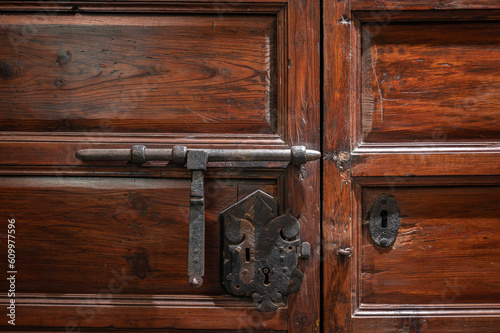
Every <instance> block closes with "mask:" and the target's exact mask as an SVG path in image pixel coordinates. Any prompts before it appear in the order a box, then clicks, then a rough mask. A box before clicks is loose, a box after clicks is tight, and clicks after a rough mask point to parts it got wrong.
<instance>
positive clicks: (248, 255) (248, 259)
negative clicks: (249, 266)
mask: <svg viewBox="0 0 500 333" xmlns="http://www.w3.org/2000/svg"><path fill="white" fill-rule="evenodd" d="M245 260H246V262H250V249H249V248H248V247H247V248H246V249H245Z"/></svg>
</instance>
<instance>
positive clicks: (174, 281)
mask: <svg viewBox="0 0 500 333" xmlns="http://www.w3.org/2000/svg"><path fill="white" fill-rule="evenodd" d="M272 183H273V181H270V183H269V185H267V186H266V185H264V187H262V190H264V191H266V192H267V193H270V194H271V195H276V185H272ZM1 184H2V186H1V198H2V203H1V205H0V206H1V210H0V214H1V215H2V216H7V217H11V218H15V219H16V221H17V223H18V228H17V233H16V236H17V237H16V238H18V239H19V245H18V250H17V256H18V258H19V259H18V261H17V267H18V271H19V272H22V279H20V280H19V281H18V283H17V287H18V288H19V290H22V292H23V293H36V292H44V293H57V294H62V293H64V294H66V293H82V294H86V293H97V292H99V291H100V290H101V289H103V288H104V289H106V288H108V287H109V283H110V281H115V282H116V278H117V275H120V276H121V275H123V276H124V279H126V281H127V285H126V288H122V289H123V290H121V292H120V294H169V295H171V294H192V293H198V294H199V293H203V294H222V293H223V291H222V289H221V286H220V283H219V269H218V268H219V233H220V227H219V223H218V212H220V211H222V210H223V209H225V208H226V207H228V206H230V205H232V204H234V203H235V202H236V201H237V200H238V197H244V196H246V195H248V194H250V193H251V192H253V191H255V190H256V189H257V188H259V186H256V184H255V183H253V184H252V183H248V182H242V185H244V186H243V187H242V189H244V190H242V191H239V185H240V184H239V183H235V182H230V181H227V180H225V181H221V180H217V179H215V180H213V181H207V183H206V207H207V208H206V209H207V213H206V218H207V220H206V225H207V227H206V228H207V230H206V239H207V242H206V243H207V245H206V276H205V278H204V280H205V283H204V288H203V289H193V288H191V287H189V285H188V284H187V277H186V272H187V250H188V243H187V234H188V216H189V181H188V180H172V179H164V180H159V179H146V178H133V179H127V178H121V179H119V180H116V179H107V178H69V177H66V178H54V177H50V178H49V177H43V178H40V177H25V178H14V177H4V178H2V179H1ZM6 223H7V220H5V221H2V227H3V228H4V229H6V228H7V225H6ZM2 238H3V239H4V240H5V239H6V234H4V236H3V237H2ZM21 240H22V241H21ZM5 268H6V269H7V267H5ZM68 281H71V283H68ZM115 282H113V283H115ZM0 287H2V288H4V289H5V288H7V287H8V285H7V281H6V280H5V281H1V282H0ZM7 289H8V288H7Z"/></svg>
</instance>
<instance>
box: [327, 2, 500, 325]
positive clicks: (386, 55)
mask: <svg viewBox="0 0 500 333" xmlns="http://www.w3.org/2000/svg"><path fill="white" fill-rule="evenodd" d="M351 4H352V7H351ZM445 9H446V10H445ZM458 9H460V10H458ZM490 9H491V10H490ZM497 15H498V3H497V2H493V1H481V2H478V1H397V2H396V1H369V0H367V1H362V0H353V1H340V2H339V1H326V2H325V6H324V21H325V25H324V41H325V43H324V99H325V108H324V112H323V115H324V152H325V155H324V159H325V160H324V169H323V176H324V178H323V179H324V182H323V186H324V188H323V193H324V197H323V200H324V202H323V204H324V206H323V207H324V209H323V212H324V221H323V244H324V254H325V256H324V258H325V266H324V275H323V276H324V290H323V297H324V307H325V308H324V311H325V312H324V318H325V322H324V331H325V332H350V331H352V332H492V331H495V330H496V328H497V327H498V320H497V318H498V315H499V314H500V306H499V304H498V298H499V297H498V292H499V290H498V288H497V284H498V282H497V281H496V280H497V275H498V267H497V266H495V264H496V263H497V261H498V260H499V259H498V256H499V253H498V251H497V246H496V245H495V244H497V243H498V241H499V240H498V237H499V233H498V230H497V229H498V228H497V227H496V225H497V224H498V223H499V221H500V216H499V215H498V214H499V210H498V207H499V206H498V202H499V194H498V179H499V178H498V177H499V176H500V168H499V165H500V160H499V157H500V154H499V152H500V150H499V145H498V141H499V137H498V133H499V129H498V119H497V118H498V109H499V103H498V99H497V96H496V95H498V94H492V95H490V94H484V95H482V94H481V93H479V94H478V95H476V93H475V92H474V91H477V89H478V87H479V88H481V87H486V88H487V89H493V90H494V91H495V92H496V89H497V88H498V87H497V86H498V82H497V81H498V80H497V75H496V74H497V73H496V72H497V67H498V63H497V61H496V58H497V57H490V56H489V55H490V52H493V53H494V52H496V51H497V49H498V45H497V44H498V41H497V40H496V35H497V34H494V36H491V35H489V34H488V35H485V34H484V31H487V30H492V31H493V30H495V29H497V25H496V22H493V21H494V20H495V17H497ZM432 20H439V21H446V22H445V23H429V22H428V21H432ZM472 21H474V22H472ZM478 21H480V22H478ZM367 31H368V32H369V34H367V33H366V32H367ZM363 32H365V33H364V34H363ZM415 59H416V60H419V59H420V60H423V61H418V62H419V63H421V64H414V63H413V62H412V61H411V60H415ZM445 59H446V61H445ZM445 63H448V64H450V66H456V67H455V69H456V71H448V69H447V68H445V67H443V66H445V65H444V64H445ZM479 69H481V70H479ZM405 73H407V74H408V80H409V81H406V82H401V80H402V79H403V77H404V74H405ZM484 73H489V75H486V76H483V74H484ZM398 75H400V79H399V80H398ZM410 81H411V82H410ZM361 83H364V85H361ZM362 87H363V88H364V89H361V88H362ZM363 93H364V96H363ZM406 93H408V95H410V94H413V95H415V97H413V98H412V97H409V96H404V94H406ZM380 97H382V98H383V99H381V98H380ZM403 100H404V102H403ZM465 100H470V101H471V103H472V104H471V107H469V106H467V105H466V104H465V102H464V101H465ZM450 101H453V102H460V103H461V104H459V105H460V107H457V106H456V105H455V104H453V105H452V104H450ZM381 102H383V106H382V103H381ZM482 103H485V105H483V104H482ZM479 105H483V106H482V107H477V106H479ZM381 110H382V111H383V118H382V117H381V115H382V112H378V111H381ZM388 110H391V111H389V113H386V111H388ZM466 117H467V118H466ZM465 118H466V119H465ZM457 119H461V120H462V121H461V123H460V124H458V123H457ZM464 119H465V121H464ZM476 125H477V126H476ZM433 133H434V136H433V135H432V134H433ZM437 133H440V134H442V135H437ZM382 192H385V193H388V194H393V195H395V196H396V198H400V199H401V218H402V228H401V232H400V235H399V236H398V237H401V238H398V239H397V240H396V244H395V245H394V246H393V247H392V248H389V249H383V248H379V247H377V246H375V245H374V244H373V243H372V242H371V238H370V237H369V235H368V232H367V230H368V229H367V228H368V227H367V224H366V223H367V222H366V219H367V214H368V210H369V207H370V206H371V204H372V202H373V200H374V199H375V197H376V195H377V194H380V193H382ZM419 228H421V229H419ZM424 229H425V230H424ZM482 233H484V234H485V236H484V237H487V238H486V239H484V238H481V237H480V236H479V235H480V234H482ZM399 242H401V243H399ZM438 245H439V246H438ZM347 246H349V247H351V248H352V249H353V255H352V257H350V258H345V257H339V256H338V255H337V253H338V249H339V247H347ZM426 246H427V248H425V247H426ZM429 246H432V248H429ZM422 247H423V248H422ZM434 247H436V248H434ZM492 263H493V264H492ZM455 277H456V278H457V283H458V284H459V285H461V286H463V287H464V288H463V289H459V292H460V294H459V295H458V296H457V295H454V294H453V295H451V296H454V297H455V298H454V299H453V304H450V303H449V302H448V301H449V300H450V299H451V298H450V297H451V296H450V291H451V292H453V290H452V289H451V288H453V287H455V285H454V282H455ZM443 281H444V282H445V284H443ZM445 287H447V288H448V289H446V290H445V289H444V288H445ZM443 290H444V292H443ZM442 294H444V299H443V298H442V297H443V295H442ZM435 300H437V301H436V302H434V303H433V301H435Z"/></svg>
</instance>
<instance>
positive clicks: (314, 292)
mask: <svg viewBox="0 0 500 333" xmlns="http://www.w3.org/2000/svg"><path fill="white" fill-rule="evenodd" d="M320 6H321V5H320V1H318V0H308V1H301V0H291V1H289V3H288V15H287V17H285V18H284V19H286V20H287V22H288V24H287V26H286V27H287V30H286V31H285V32H284V33H285V34H286V35H287V36H288V41H287V44H286V48H287V52H286V55H287V58H285V59H283V63H282V64H281V65H282V66H284V68H285V70H286V73H287V83H286V87H287V89H286V90H287V91H288V94H287V104H286V105H287V110H288V115H287V116H288V117H289V121H288V122H287V128H286V133H287V135H286V140H285V141H286V143H287V144H288V145H296V144H301V145H305V146H307V147H308V148H311V149H320V131H319V129H320V114H319V112H320V67H319V64H320V53H319V43H320V33H319V32H320ZM320 182H321V178H320V161H314V162H309V163H307V164H305V165H303V166H290V167H289V168H288V170H287V174H286V176H285V180H284V192H283V193H284V200H285V203H286V207H287V208H289V209H291V211H292V214H293V215H294V216H297V217H300V223H301V238H302V241H304V242H309V243H310V244H311V257H310V258H309V259H306V260H300V261H301V262H300V263H299V265H298V267H299V269H300V270H301V271H302V272H304V274H305V278H304V280H303V282H302V285H301V287H300V290H299V291H298V293H297V294H293V295H291V297H290V298H289V302H290V303H289V306H288V309H289V317H288V330H289V332H293V333H302V332H311V333H312V332H320V330H321V323H320V320H321V307H320V304H321V296H320V292H321V289H320V278H321V277H320V264H321V256H320V249H321V239H320V223H321V222H320V214H321V210H320V192H321V189H320V186H319V184H320Z"/></svg>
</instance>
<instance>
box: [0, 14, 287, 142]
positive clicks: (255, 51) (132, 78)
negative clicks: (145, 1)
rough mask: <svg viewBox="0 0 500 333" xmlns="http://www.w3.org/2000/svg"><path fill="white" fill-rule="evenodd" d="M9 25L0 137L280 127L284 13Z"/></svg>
mask: <svg viewBox="0 0 500 333" xmlns="http://www.w3.org/2000/svg"><path fill="white" fill-rule="evenodd" d="M2 25H3V26H4V27H5V28H3V29H2V30H1V34H0V45H2V47H1V48H0V54H1V56H0V96H3V97H2V99H6V100H7V98H8V102H7V103H2V105H1V106H0V130H1V131H23V132H33V131H35V132H99V133H109V132H112V133H123V132H126V133H131V132H143V133H165V132H170V133H176V132H189V133H214V132H215V133H245V134H250V133H255V134H256V133H276V132H277V131H278V128H277V117H279V118H282V116H281V115H278V111H277V101H276V88H277V86H276V79H277V75H276V72H275V70H276V64H275V62H276V47H277V46H276V15H274V16H273V15H269V16H257V15H252V16H248V15H247V16H234V15H230V14H228V15H224V16H222V17H221V16H218V15H204V16H201V17H194V16H171V15H170V16H137V15H134V16H120V15H117V16H100V15H93V16H87V15H85V16H82V15H76V16H74V15H71V16H70V15H61V16H53V17H48V16H47V15H37V14H35V15H3V16H2ZM35 29H36V30H35ZM28 30H29V31H30V33H29V34H28V33H27V32H26V31H28ZM40 55H42V56H40ZM14 112H15V113H14Z"/></svg>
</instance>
